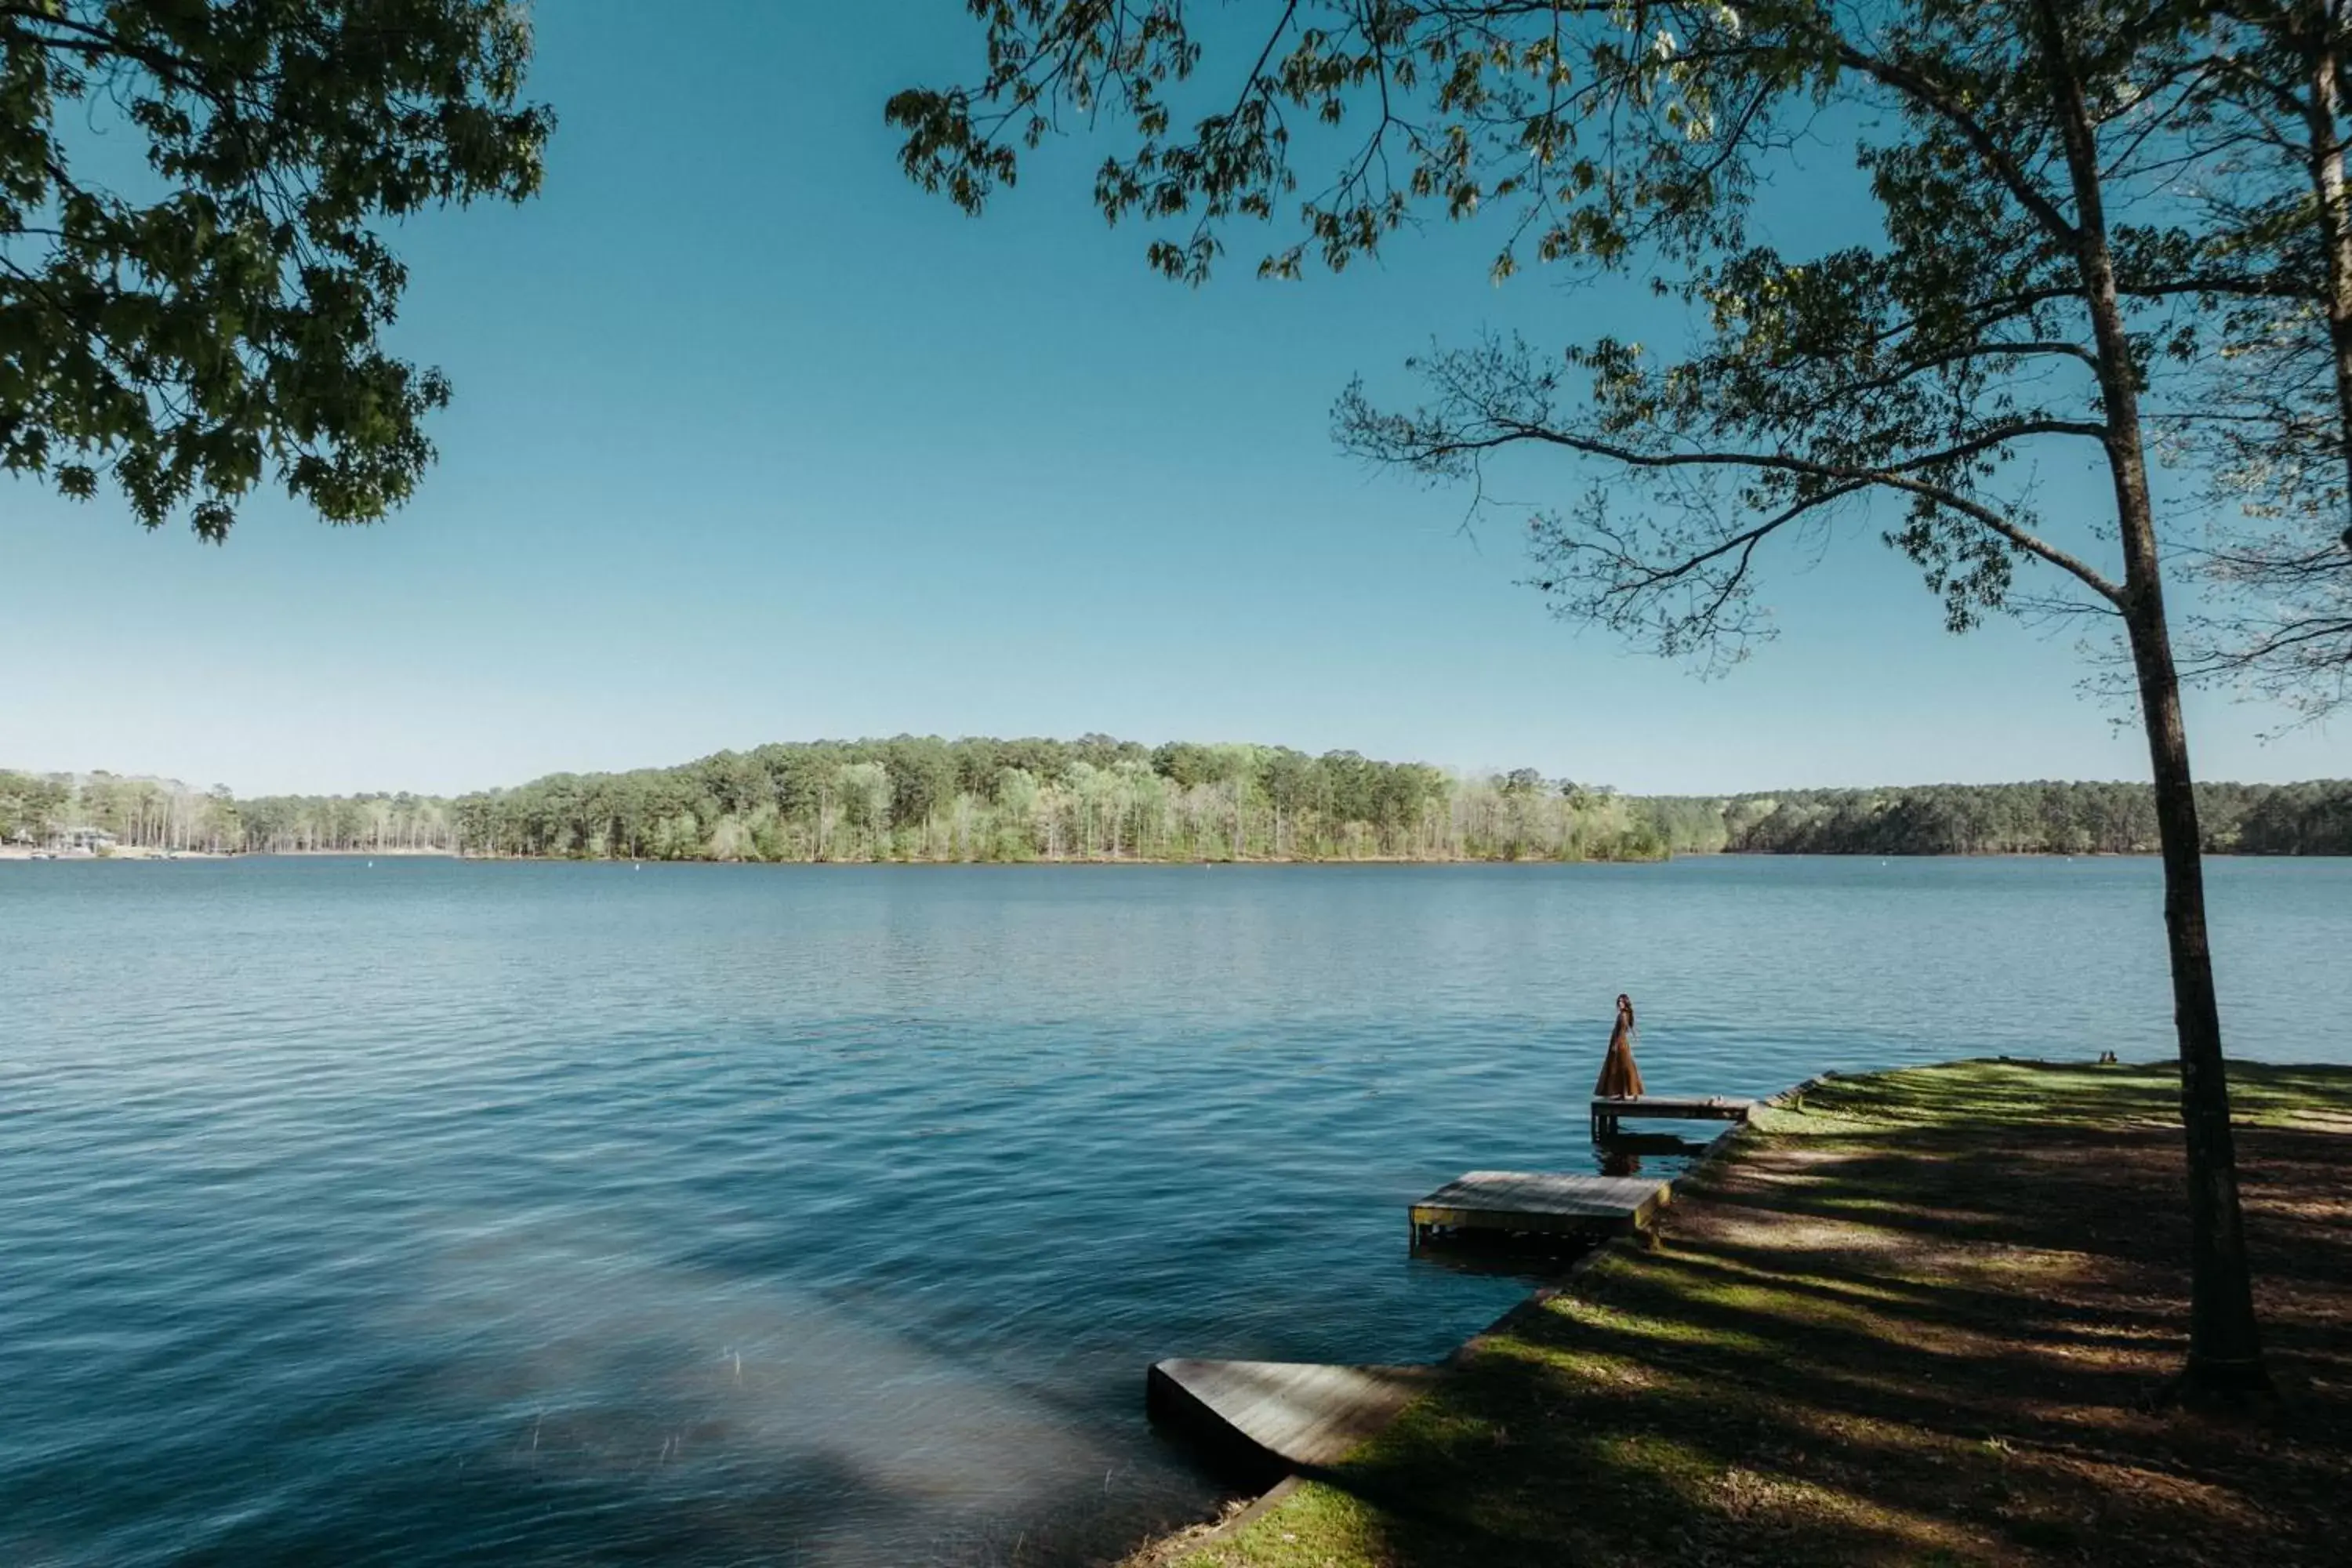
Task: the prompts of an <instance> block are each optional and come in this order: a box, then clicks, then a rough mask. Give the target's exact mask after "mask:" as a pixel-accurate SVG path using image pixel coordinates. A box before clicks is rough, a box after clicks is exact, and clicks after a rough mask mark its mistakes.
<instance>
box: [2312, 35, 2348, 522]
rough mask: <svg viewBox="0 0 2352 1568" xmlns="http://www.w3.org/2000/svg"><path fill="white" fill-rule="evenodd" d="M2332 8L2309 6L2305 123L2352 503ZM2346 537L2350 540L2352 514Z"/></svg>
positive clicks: (2344, 214)
mask: <svg viewBox="0 0 2352 1568" xmlns="http://www.w3.org/2000/svg"><path fill="white" fill-rule="evenodd" d="M2327 12H2328V7H2327V6H2326V5H2325V4H2320V5H2313V6H2312V7H2311V13H2312V15H2311V18H2310V26H2311V29H2312V30H2311V32H2310V33H2309V34H2307V35H2306V37H2305V43H2304V47H2305V50H2306V51H2307V55H2306V58H2307V59H2308V60H2309V63H2310V69H2311V81H2310V96H2309V97H2308V98H2307V99H2305V100H2304V124H2305V129H2306V131H2307V132H2309V135H2310V151H2309V163H2310V170H2311V186H2312V195H2313V196H2314V198H2315V200H2316V202H2317V204H2318V218H2319V237H2320V248H2321V251H2322V254H2323V255H2324V257H2325V258H2326V268H2327V300H2326V308H2327V340H2328V348H2329V350H2330V351H2331V353H2333V355H2334V358H2335V361H2336V438H2337V439H2338V440H2339V441H2340V442H2341V443H2342V444H2343V458H2344V467H2345V475H2346V490H2345V495H2346V502H2347V507H2352V196H2347V192H2346V190H2345V184H2344V142H2343V139H2342V137H2341V136H2340V135H2339V134H2338V132H2337V125H2338V123H2339V121H2338V108H2339V103H2340V99H2341V94H2342V92H2343V86H2344V84H2343V83H2342V81H2341V80H2339V79H2338V75H2337V69H2336V49H2335V40H2334V39H2333V38H2332V37H2330V29H2329V26H2328V22H2329V17H2328V15H2327ZM2344 542H2345V543H2346V544H2347V545H2352V517H2347V526H2346V528H2345V530H2344Z"/></svg>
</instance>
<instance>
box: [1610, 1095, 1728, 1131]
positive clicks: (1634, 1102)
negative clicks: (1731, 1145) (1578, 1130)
mask: <svg viewBox="0 0 2352 1568" xmlns="http://www.w3.org/2000/svg"><path fill="white" fill-rule="evenodd" d="M1755 1109H1756V1102H1755V1101H1754V1100H1736V1099H1734V1098H1732V1097H1731V1096H1729V1095H1724V1094H1694V1095H1681V1096H1676V1095H1664V1094H1643V1095H1632V1096H1627V1097H1624V1098H1622V1099H1610V1098H1605V1097H1601V1096H1596V1097H1594V1099H1593V1101H1592V1131H1593V1133H1594V1135H1595V1136H1604V1135H1606V1134H1608V1133H1611V1132H1614V1131H1617V1123H1618V1122H1620V1121H1634V1120H1637V1119H1639V1120H1643V1121H1747V1120H1748V1112H1749V1111H1751V1110H1755Z"/></svg>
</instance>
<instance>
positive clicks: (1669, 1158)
mask: <svg viewBox="0 0 2352 1568" xmlns="http://www.w3.org/2000/svg"><path fill="white" fill-rule="evenodd" d="M1712 1141H1713V1140H1712V1138H1706V1139H1693V1138H1685V1137H1684V1136H1682V1135H1681V1134H1680V1133H1676V1132H1623V1131H1618V1132H1602V1133H1601V1134H1600V1135H1599V1136H1598V1137H1596V1138H1595V1139H1594V1140H1593V1142H1592V1156H1593V1159H1594V1161H1595V1162H1596V1163H1598V1164H1599V1166H1600V1168H1601V1174H1602V1175H1604V1176H1642V1175H1650V1176H1655V1177H1657V1178H1658V1179H1659V1180H1660V1181H1665V1182H1670V1181H1673V1180H1674V1179H1675V1176H1677V1175H1679V1174H1681V1173H1683V1172H1684V1171H1685V1170H1687V1169H1689V1168H1690V1165H1691V1163H1692V1162H1694V1161H1696V1160H1697V1159H1698V1158H1700V1157H1701V1156H1702V1155H1704V1154H1705V1153H1706V1152H1707V1149H1708V1147H1709V1145H1710V1143H1711V1142H1712Z"/></svg>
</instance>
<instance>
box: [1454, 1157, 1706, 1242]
mask: <svg viewBox="0 0 2352 1568" xmlns="http://www.w3.org/2000/svg"><path fill="white" fill-rule="evenodd" d="M1665 1202H1666V1184H1665V1183H1664V1182H1661V1181H1659V1180H1657V1179H1656V1178H1655V1177H1649V1176H1571V1175H1564V1174H1560V1173H1554V1172H1542V1171H1473V1172H1471V1173H1469V1174H1468V1175H1466V1176H1461V1177H1457V1178H1455V1179H1454V1180H1453V1181H1451V1182H1448V1183H1446V1184H1444V1186H1442V1187H1440V1188H1438V1189H1437V1190H1436V1191H1435V1192H1433V1193H1432V1194H1429V1195H1428V1196H1427V1197H1425V1198H1423V1199H1422V1200H1421V1201H1420V1202H1419V1203H1416V1204H1414V1205H1412V1244H1413V1245H1414V1246H1415V1247H1419V1246H1420V1245H1421V1244H1422V1243H1423V1242H1424V1241H1426V1240H1428V1239H1429V1237H1430V1236H1431V1235H1432V1234H1433V1232H1437V1231H1444V1230H1499V1231H1517V1232H1521V1233H1525V1234H1532V1235H1543V1236H1595V1237H1600V1236H1623V1235H1627V1234H1629V1233H1631V1232H1633V1231H1635V1230H1639V1229H1640V1228H1641V1227H1642V1226H1645V1225H1647V1224H1648V1223H1649V1222H1650V1220H1651V1218H1652V1216H1653V1215H1655V1214H1656V1213H1657V1211H1658V1210H1659V1209H1660V1208H1662V1207H1664V1205H1665Z"/></svg>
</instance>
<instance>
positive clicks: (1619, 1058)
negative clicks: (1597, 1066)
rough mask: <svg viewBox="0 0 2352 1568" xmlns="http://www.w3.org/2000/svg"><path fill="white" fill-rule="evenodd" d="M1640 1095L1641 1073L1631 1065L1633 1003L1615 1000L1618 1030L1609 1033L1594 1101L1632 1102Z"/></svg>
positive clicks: (1628, 997) (1594, 1092) (1628, 998)
mask: <svg viewBox="0 0 2352 1568" xmlns="http://www.w3.org/2000/svg"><path fill="white" fill-rule="evenodd" d="M1641 1093H1642V1069H1641V1068H1638V1067H1635V1066H1634V1065H1633V998H1632V997H1630V996H1620V997H1618V998H1617V1026H1616V1027H1615V1028H1613V1029H1612V1030H1610V1031H1609V1055H1608V1056H1607V1057H1606V1058H1603V1059H1602V1061H1601V1081H1600V1082H1598V1083H1596V1084H1594V1085H1593V1086H1592V1094H1593V1098H1594V1099H1596V1100H1635V1099H1639V1098H1640V1096H1641Z"/></svg>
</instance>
